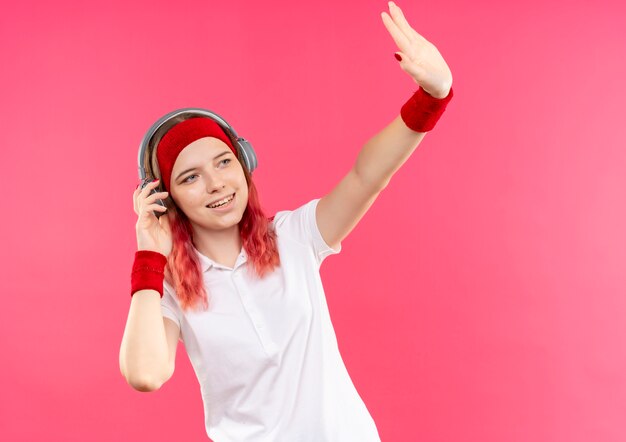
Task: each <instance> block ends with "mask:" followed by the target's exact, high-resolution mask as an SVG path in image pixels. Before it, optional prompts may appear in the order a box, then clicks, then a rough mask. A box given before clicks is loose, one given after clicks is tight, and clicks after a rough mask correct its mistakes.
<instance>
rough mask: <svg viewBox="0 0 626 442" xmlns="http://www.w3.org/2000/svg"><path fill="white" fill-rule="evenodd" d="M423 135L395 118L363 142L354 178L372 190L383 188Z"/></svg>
mask: <svg viewBox="0 0 626 442" xmlns="http://www.w3.org/2000/svg"><path fill="white" fill-rule="evenodd" d="M426 134H427V132H415V131H414V130H412V129H409V128H408V127H407V126H406V124H405V123H404V121H403V120H402V117H401V116H400V115H398V116H397V117H396V118H395V119H394V120H393V121H392V122H391V123H390V124H389V125H388V126H386V127H385V128H383V130H381V131H380V132H378V133H377V134H376V135H374V136H373V137H372V138H371V139H370V140H368V141H367V143H365V145H364V146H363V148H362V149H361V151H360V152H359V155H358V157H357V160H356V164H355V166H354V168H355V170H356V173H357V175H358V176H359V177H360V178H361V180H363V182H365V183H368V184H369V185H371V186H372V187H374V188H379V189H382V188H384V187H385V186H387V184H388V183H389V181H390V180H391V177H392V176H393V174H394V173H396V171H397V170H398V169H399V168H400V166H402V165H403V164H404V163H405V162H406V160H407V159H408V158H409V157H410V156H411V154H412V153H413V152H414V151H415V149H416V148H417V146H418V145H419V144H420V142H421V141H422V140H423V139H424V136H425V135H426Z"/></svg>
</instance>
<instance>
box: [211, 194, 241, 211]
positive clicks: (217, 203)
mask: <svg viewBox="0 0 626 442" xmlns="http://www.w3.org/2000/svg"><path fill="white" fill-rule="evenodd" d="M234 197H235V194H234V193H233V194H232V195H231V196H227V197H226V198H224V199H223V200H219V201H218V202H216V203H214V204H210V205H208V206H207V207H210V208H211V209H215V208H217V207H222V206H225V205H226V204H228V203H229V202H231V201H232V199H233V198H234Z"/></svg>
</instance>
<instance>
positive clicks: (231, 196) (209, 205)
mask: <svg viewBox="0 0 626 442" xmlns="http://www.w3.org/2000/svg"><path fill="white" fill-rule="evenodd" d="M225 198H231V200H230V201H229V202H227V203H226V204H224V205H221V206H217V207H211V205H213V204H215V203H217V202H218V201H222V200H223V199H225ZM234 198H235V193H231V194H230V195H227V196H225V197H223V198H219V199H217V200H215V201H213V202H212V203H209V204H207V205H206V206H205V207H207V208H209V209H219V208H221V207H226V206H227V205H229V204H230V203H231V202H232V201H233V199H234Z"/></svg>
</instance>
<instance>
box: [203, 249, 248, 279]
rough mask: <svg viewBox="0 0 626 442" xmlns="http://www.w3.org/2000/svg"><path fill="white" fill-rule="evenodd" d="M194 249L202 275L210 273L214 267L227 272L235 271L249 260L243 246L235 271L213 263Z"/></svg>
mask: <svg viewBox="0 0 626 442" xmlns="http://www.w3.org/2000/svg"><path fill="white" fill-rule="evenodd" d="M193 249H194V251H195V252H196V255H197V256H198V260H199V261H200V268H201V269H202V273H205V272H207V271H209V270H210V269H211V268H212V267H215V268H220V269H226V270H234V269H236V268H237V267H239V266H240V265H242V264H243V263H244V262H246V261H247V260H248V254H247V253H246V249H245V248H244V247H243V245H242V246H241V252H240V253H239V256H237V261H236V262H235V267H234V268H233V269H231V268H230V267H226V266H225V265H222V264H220V263H218V262H215V261H213V260H212V259H211V258H209V257H208V256H204V255H203V254H202V253H200V252H198V249H196V247H195V246H194V247H193Z"/></svg>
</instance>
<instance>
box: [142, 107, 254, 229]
mask: <svg viewBox="0 0 626 442" xmlns="http://www.w3.org/2000/svg"><path fill="white" fill-rule="evenodd" d="M181 115H183V116H185V117H188V118H191V117H205V118H210V119H211V120H213V121H215V122H216V123H217V124H219V126H220V127H221V128H222V130H223V131H224V132H225V133H226V135H227V136H228V137H229V138H230V140H231V142H232V144H233V147H235V149H236V150H237V158H238V159H239V161H240V162H241V163H242V164H243V166H244V167H245V168H246V170H247V171H248V172H249V173H250V174H252V172H253V171H254V169H256V167H257V158H256V153H255V152H254V149H253V148H252V144H250V142H248V141H247V140H246V139H244V138H242V137H240V136H238V135H237V132H236V131H235V129H233V127H232V126H231V125H230V124H228V123H227V122H226V120H224V119H223V118H222V117H220V116H219V115H218V114H216V113H215V112H212V111H210V110H207V109H202V108H196V107H186V108H183V109H178V110H175V111H172V112H170V113H168V114H166V115H164V116H162V117H161V118H159V119H158V120H157V122H156V123H154V124H153V125H152V126H151V127H150V129H148V132H146V134H145V135H144V136H143V139H142V140H141V143H140V144H139V156H138V163H139V179H140V180H141V188H142V189H143V188H144V187H146V186H147V185H148V184H149V183H150V182H152V181H153V180H154V179H155V178H157V174H155V173H154V172H153V166H154V167H155V168H156V170H157V172H158V176H160V175H161V172H160V170H159V165H158V162H156V161H155V164H152V161H151V158H152V151H150V152H148V147H149V146H150V141H151V140H152V138H153V137H154V136H155V134H156V133H157V132H160V133H161V136H163V135H165V133H166V132H167V131H168V130H170V129H171V128H172V127H174V125H175V124H176V123H178V122H179V121H176V122H175V123H172V120H173V119H174V118H176V117H179V116H181ZM152 149H156V146H152ZM160 188H161V183H160V184H159V186H157V187H156V188H154V189H152V191H151V192H150V195H152V194H153V193H159V192H161V190H160ZM156 203H157V204H160V205H161V206H163V207H166V206H165V203H164V202H163V201H162V200H160V199H157V200H156ZM153 213H154V214H155V216H156V217H157V218H158V217H159V216H161V215H163V212H153Z"/></svg>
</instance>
